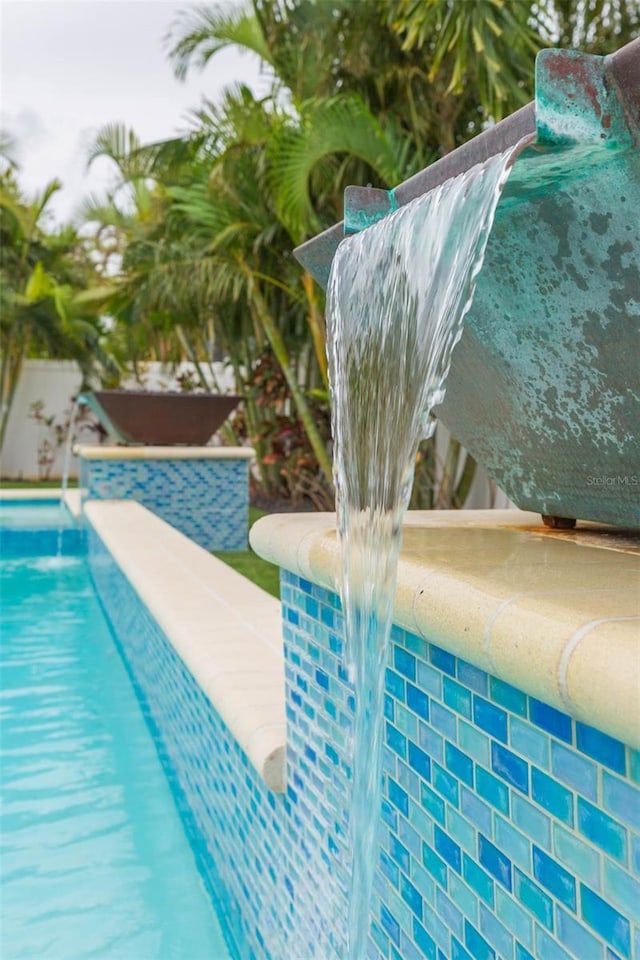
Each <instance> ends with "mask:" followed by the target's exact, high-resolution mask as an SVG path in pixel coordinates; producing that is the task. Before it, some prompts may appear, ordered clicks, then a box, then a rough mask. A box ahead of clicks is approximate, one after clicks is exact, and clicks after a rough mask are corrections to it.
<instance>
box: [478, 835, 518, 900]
mask: <svg viewBox="0 0 640 960" xmlns="http://www.w3.org/2000/svg"><path fill="white" fill-rule="evenodd" d="M478 858H479V860H480V863H481V864H482V866H483V867H484V868H485V870H487V871H488V873H490V874H491V876H492V877H495V879H496V880H497V881H498V883H501V884H502V886H503V887H506V888H507V890H511V883H512V879H511V869H512V864H511V860H510V859H509V857H508V856H507V855H506V854H505V853H503V852H502V851H501V850H498V848H497V847H496V846H494V845H493V844H492V843H490V841H489V840H487V838H486V837H483V836H482V834H481V833H479V834H478Z"/></svg>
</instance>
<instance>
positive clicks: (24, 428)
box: [0, 360, 234, 480]
mask: <svg viewBox="0 0 640 960" xmlns="http://www.w3.org/2000/svg"><path fill="white" fill-rule="evenodd" d="M214 368H215V372H216V377H217V381H218V387H219V389H220V390H222V391H232V390H233V389H234V379H233V375H232V374H231V373H230V370H229V368H227V367H226V366H225V365H224V364H221V363H216V364H214ZM183 369H184V370H192V369H193V367H192V365H191V364H189V363H188V362H187V363H184V364H180V366H179V367H178V368H177V369H176V370H167V368H166V367H163V365H162V364H160V363H148V364H145V365H144V370H143V374H142V380H143V386H144V387H145V388H146V389H148V390H171V389H178V385H177V384H176V379H175V378H176V376H177V375H179V374H180V372H181V370H183ZM204 372H205V374H206V373H207V371H206V368H205V371H204ZM81 382H82V377H81V375H80V369H79V367H78V365H77V364H76V363H75V361H73V360H26V361H25V363H24V366H23V368H22V373H21V375H20V381H19V383H18V387H17V390H16V395H15V398H14V401H13V405H12V407H11V413H10V415H9V423H8V425H7V433H6V436H5V442H4V444H3V447H2V451H1V452H0V476H1V477H2V479H5V480H22V479H24V480H35V479H37V478H38V444H39V442H40V440H41V439H42V437H43V436H44V434H45V430H44V429H43V428H42V427H39V426H38V425H37V424H36V423H35V422H34V421H33V420H30V419H29V409H30V407H31V405H32V404H33V403H36V402H37V401H38V400H42V401H43V403H44V409H43V414H44V416H50V415H54V416H55V418H56V420H57V421H58V422H59V423H64V421H65V419H66V416H65V411H66V410H69V409H70V407H71V404H72V397H74V396H75V395H76V393H77V392H78V390H79V388H80V384H81ZM121 386H122V387H123V388H125V389H129V390H140V389H141V385H140V383H138V382H137V381H136V380H135V378H134V377H129V378H128V379H127V378H125V379H124V380H123V381H122V384H121ZM212 389H216V388H214V387H213V386H212ZM78 439H79V440H81V442H82V443H83V444H85V445H87V444H92V443H97V442H98V441H97V438H96V437H95V434H92V433H90V432H88V431H83V433H82V434H81V436H80V437H79V438H78ZM63 468H64V449H60V450H58V451H57V455H56V459H55V462H54V464H53V468H52V470H51V476H52V478H56V477H60V476H61V474H62V471H63ZM70 476H71V477H75V476H77V462H76V459H75V457H73V458H72V462H71V472H70Z"/></svg>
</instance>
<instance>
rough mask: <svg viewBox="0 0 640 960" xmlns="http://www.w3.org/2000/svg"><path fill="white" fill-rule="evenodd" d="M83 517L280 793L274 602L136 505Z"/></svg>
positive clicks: (280, 666) (96, 507)
mask: <svg viewBox="0 0 640 960" xmlns="http://www.w3.org/2000/svg"><path fill="white" fill-rule="evenodd" d="M84 514H85V517H86V519H87V521H88V523H89V524H90V525H91V526H92V527H93V529H94V530H95V532H96V533H97V535H98V536H99V537H100V539H101V540H102V542H103V543H104V545H105V547H106V548H107V550H108V551H109V553H110V554H111V556H112V557H113V559H114V560H115V561H116V563H117V564H118V566H119V567H120V569H121V570H122V572H123V573H124V575H125V576H126V577H127V579H128V580H129V582H130V583H131V585H132V587H133V588H134V590H135V591H136V593H137V594H138V596H139V597H140V599H141V600H142V601H143V603H144V604H145V605H146V606H147V608H148V609H149V611H150V612H151V614H152V616H153V617H154V618H155V620H156V621H157V623H158V625H159V626H160V628H161V629H162V630H163V632H164V633H165V635H166V636H167V638H168V639H169V642H170V643H171V644H172V646H173V647H174V649H175V651H176V653H177V654H178V655H179V657H180V658H181V659H182V661H183V662H184V664H185V665H186V666H187V668H188V669H189V670H190V672H191V674H192V675H193V677H194V678H195V679H196V681H197V682H198V683H199V685H200V687H201V688H202V690H203V691H204V692H205V693H206V694H207V696H208V697H209V699H210V700H211V703H212V704H213V706H214V707H215V709H216V710H217V711H218V713H219V714H220V717H221V718H222V720H223V721H224V723H225V724H226V725H227V726H228V728H229V729H230V731H231V732H232V734H233V735H234V737H235V738H236V740H237V742H238V743H239V745H240V746H241V747H242V749H243V750H244V751H245V753H246V754H247V756H248V758H249V760H250V761H251V763H252V764H253V766H254V767H255V768H256V770H257V771H258V773H259V774H260V776H261V777H262V779H263V780H264V782H265V783H266V784H267V786H268V787H269V788H270V789H271V790H274V791H277V792H280V793H281V792H283V791H284V788H285V751H286V725H285V689H284V650H283V645H282V626H281V618H280V603H279V602H278V600H276V598H275V597H272V596H270V595H269V594H268V593H266V591H264V590H262V589H261V588H260V587H258V586H256V585H255V584H254V583H252V582H251V581H250V580H247V579H246V577H243V576H241V575H240V574H239V573H236V571H235V570H233V569H232V568H231V567H229V566H228V565H227V564H226V563H223V562H222V561H221V560H218V559H217V558H216V557H214V556H212V555H211V554H210V553H208V552H207V551H206V550H204V549H203V548H202V547H199V546H198V545H197V544H195V543H194V542H193V541H192V540H190V539H189V538H188V537H185V536H184V535H183V534H181V533H179V532H178V531H177V530H175V529H174V528H173V527H171V526H170V525H169V524H168V523H165V522H164V521H163V520H161V519H160V518H159V517H157V516H155V514H153V513H151V511H149V510H147V509H146V508H145V507H143V506H142V505H141V504H139V503H135V502H133V501H117V500H102V501H98V500H94V501H89V502H88V503H86V504H85V507H84Z"/></svg>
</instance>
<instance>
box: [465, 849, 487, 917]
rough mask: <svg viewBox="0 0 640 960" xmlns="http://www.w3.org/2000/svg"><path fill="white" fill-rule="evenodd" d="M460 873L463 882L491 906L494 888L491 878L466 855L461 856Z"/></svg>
mask: <svg viewBox="0 0 640 960" xmlns="http://www.w3.org/2000/svg"><path fill="white" fill-rule="evenodd" d="M462 871H463V875H464V878H465V880H466V881H467V883H468V884H469V886H470V887H471V888H472V890H475V892H476V893H477V894H478V896H479V897H481V898H482V900H484V901H485V903H488V904H489V905H490V906H493V899H494V892H493V891H494V886H493V880H492V879H491V877H490V876H489V875H488V874H487V873H486V872H485V871H484V870H483V869H482V867H481V866H479V864H478V863H476V861H475V860H472V859H471V857H468V856H467V855H466V854H464V856H463V861H462Z"/></svg>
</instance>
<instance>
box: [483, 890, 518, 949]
mask: <svg viewBox="0 0 640 960" xmlns="http://www.w3.org/2000/svg"><path fill="white" fill-rule="evenodd" d="M480 930H481V931H482V933H483V935H484V936H485V937H486V938H487V940H488V941H489V943H490V944H491V945H492V946H493V947H495V949H496V951H497V953H498V955H499V956H500V957H512V956H513V936H512V935H511V934H510V933H509V931H508V930H507V928H506V927H505V926H504V924H503V923H501V922H500V920H498V918H497V917H496V915H495V913H493V911H491V910H488V909H487V908H486V907H485V905H484V904H483V903H481V904H480Z"/></svg>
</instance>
